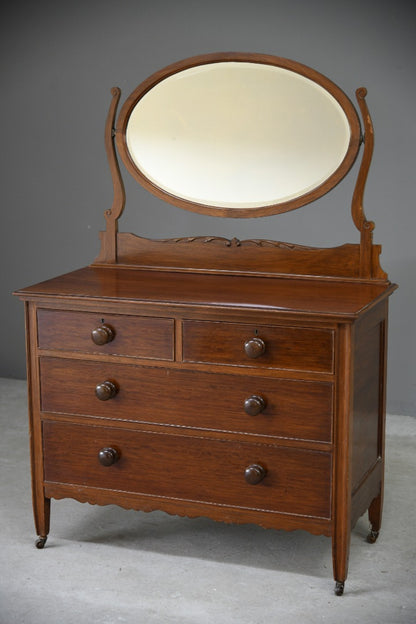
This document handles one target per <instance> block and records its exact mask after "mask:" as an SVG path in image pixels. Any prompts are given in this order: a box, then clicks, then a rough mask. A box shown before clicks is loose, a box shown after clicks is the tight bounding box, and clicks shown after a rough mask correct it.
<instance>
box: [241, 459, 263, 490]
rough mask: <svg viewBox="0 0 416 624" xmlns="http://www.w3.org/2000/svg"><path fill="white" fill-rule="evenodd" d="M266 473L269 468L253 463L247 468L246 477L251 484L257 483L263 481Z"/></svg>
mask: <svg viewBox="0 0 416 624" xmlns="http://www.w3.org/2000/svg"><path fill="white" fill-rule="evenodd" d="M266 474H267V470H266V469H265V468H263V466H260V464H251V465H250V466H247V468H246V469H245V472H244V478H245V480H246V481H247V483H249V484H250V485H256V483H260V481H263V479H264V477H265V476H266Z"/></svg>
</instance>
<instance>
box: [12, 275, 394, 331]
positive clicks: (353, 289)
mask: <svg viewBox="0 0 416 624" xmlns="http://www.w3.org/2000/svg"><path fill="white" fill-rule="evenodd" d="M395 288H396V286H395V285H391V284H390V283H381V284H379V283H362V284H361V283H360V284H357V283H353V282H338V281H335V282H332V281H330V282H328V281H325V280H323V281H320V280H307V279H299V280H297V279H292V280H291V279H286V278H273V277H269V278H267V277H263V278H259V277H247V276H224V275H200V274H198V273H175V275H174V278H173V277H172V273H169V272H163V271H161V272H158V271H141V270H137V269H123V268H103V267H100V268H99V267H85V268H84V269H79V270H77V271H73V272H71V273H67V274H66V275H62V276H60V277H57V278H53V279H51V280H47V281H46V282H42V283H40V284H36V285H34V286H29V287H28V288H24V289H22V290H19V291H17V293H16V294H18V295H19V296H21V297H22V298H24V299H26V300H27V299H32V298H34V299H39V297H42V298H45V297H48V296H51V297H53V298H54V299H55V298H57V297H58V298H59V299H60V300H65V299H66V300H67V301H68V300H71V301H72V300H74V299H75V300H80V302H83V301H85V298H86V297H88V298H89V299H98V300H99V301H100V306H99V307H102V308H103V310H105V301H107V300H108V301H115V300H117V301H125V300H128V301H134V302H147V303H152V304H155V303H156V304H159V305H172V304H181V305H185V306H186V305H192V306H195V305H200V306H201V305H203V306H208V307H215V308H216V309H221V308H222V307H227V308H244V309H245V310H247V311H250V310H252V309H253V310H255V309H257V310H259V309H260V310H267V309H270V310H273V311H276V310H279V311H280V312H284V311H290V312H292V311H293V312H301V313H304V314H305V313H307V314H308V315H314V314H316V315H319V316H320V317H321V318H322V317H325V316H330V317H336V318H343V319H349V318H350V319H352V318H357V317H358V316H359V314H360V313H361V312H363V311H364V310H365V309H366V308H367V307H368V306H370V305H373V304H374V302H375V301H377V300H378V299H382V298H384V297H386V296H388V295H390V294H391V293H392V291H393V290H394V289H395Z"/></svg>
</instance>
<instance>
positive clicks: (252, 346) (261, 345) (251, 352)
mask: <svg viewBox="0 0 416 624" xmlns="http://www.w3.org/2000/svg"><path fill="white" fill-rule="evenodd" d="M244 351H245V352H246V355H247V356H248V357H249V358H252V359H255V358H258V357H260V356H261V355H263V353H264V352H265V351H266V344H265V342H264V340H262V339H261V338H258V337H257V336H256V337H255V338H250V340H246V342H245V343H244Z"/></svg>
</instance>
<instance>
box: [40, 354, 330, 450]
mask: <svg viewBox="0 0 416 624" xmlns="http://www.w3.org/2000/svg"><path fill="white" fill-rule="evenodd" d="M40 371H41V408H42V410H43V411H44V412H55V413H57V412H58V413H67V414H84V415H90V416H96V417H102V418H113V419H123V420H132V421H137V422H148V423H158V424H168V425H177V426H185V427H195V428H201V429H210V430H219V431H233V432H246V433H251V434H258V435H267V436H277V437H286V438H298V439H303V440H315V441H322V442H330V441H331V434H332V407H333V397H332V394H333V392H332V384H331V383H327V382H315V381H314V382H308V381H298V380H290V379H289V380H288V379H272V378H266V377H258V376H255V377H249V376H246V375H230V374H214V373H205V372H201V371H192V370H179V369H164V368H156V367H144V366H132V365H128V364H119V363H102V362H93V361H90V362H88V361H79V360H69V359H59V358H52V357H44V358H41V361H40ZM106 381H109V382H110V383H112V384H113V385H114V386H115V387H116V389H117V393H116V394H115V396H114V397H113V398H111V399H109V400H104V401H103V400H99V399H98V398H97V396H96V392H95V389H96V386H97V385H100V384H103V382H106ZM261 401H263V405H261ZM259 403H260V404H259ZM246 410H247V411H246ZM258 410H260V411H258ZM257 411H258V413H256V412H257ZM247 412H248V413H247Z"/></svg>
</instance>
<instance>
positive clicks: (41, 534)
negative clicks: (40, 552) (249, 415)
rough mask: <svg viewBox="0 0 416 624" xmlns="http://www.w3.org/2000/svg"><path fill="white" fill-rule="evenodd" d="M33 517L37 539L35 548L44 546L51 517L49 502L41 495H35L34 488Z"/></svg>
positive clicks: (34, 490) (48, 499)
mask: <svg viewBox="0 0 416 624" xmlns="http://www.w3.org/2000/svg"><path fill="white" fill-rule="evenodd" d="M33 515H34V519H35V528H36V533H37V534H38V538H37V540H36V542H35V545H36V548H43V547H44V546H45V543H46V540H47V537H48V533H49V523H50V515H51V500H50V498H45V496H43V492H42V493H37V492H36V488H34V489H33Z"/></svg>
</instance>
